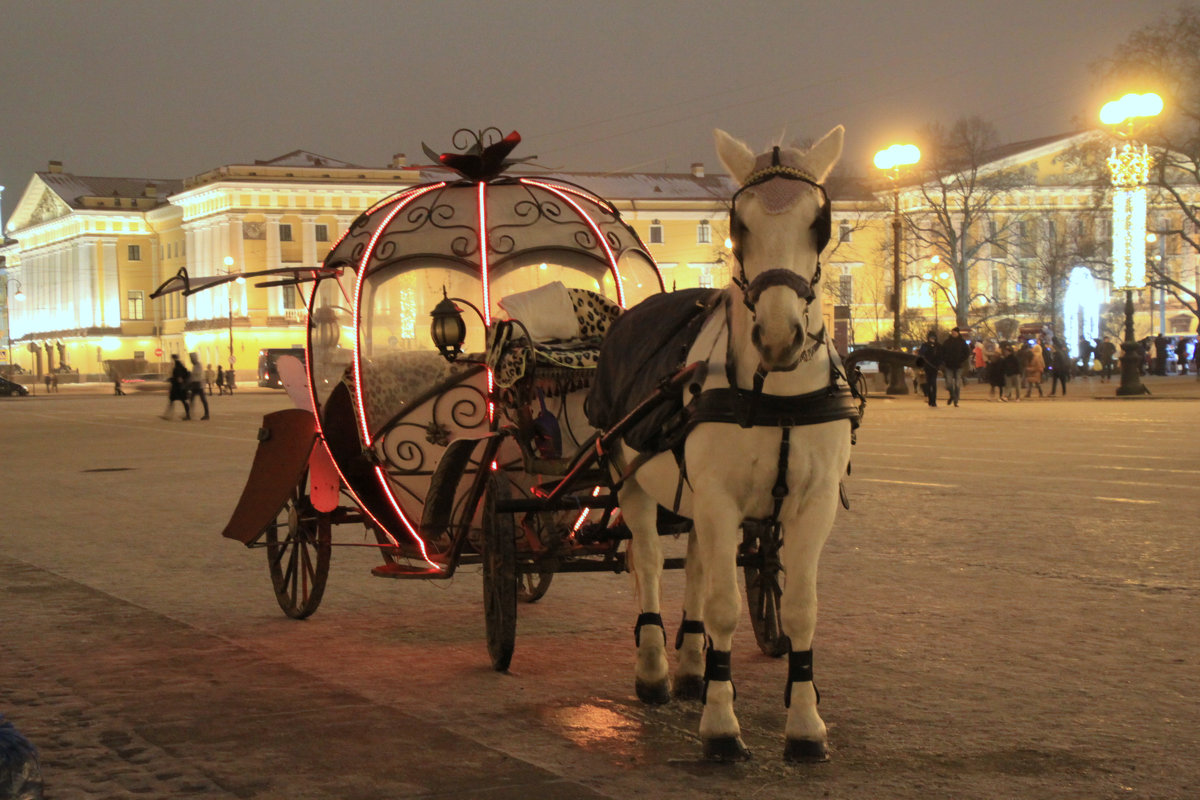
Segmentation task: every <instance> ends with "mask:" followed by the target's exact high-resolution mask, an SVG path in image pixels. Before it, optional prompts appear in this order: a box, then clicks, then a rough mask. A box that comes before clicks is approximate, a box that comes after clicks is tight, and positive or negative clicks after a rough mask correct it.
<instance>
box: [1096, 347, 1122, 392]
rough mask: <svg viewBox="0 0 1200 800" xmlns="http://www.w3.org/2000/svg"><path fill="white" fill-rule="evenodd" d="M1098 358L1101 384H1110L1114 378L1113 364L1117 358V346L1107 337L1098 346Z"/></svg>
mask: <svg viewBox="0 0 1200 800" xmlns="http://www.w3.org/2000/svg"><path fill="white" fill-rule="evenodd" d="M1096 358H1097V359H1099V360H1100V382H1101V383H1108V382H1109V381H1111V380H1112V376H1113V362H1114V361H1115V360H1116V358H1117V346H1116V345H1115V344H1113V343H1112V339H1109V338H1108V337H1107V336H1105V337H1104V341H1102V342H1100V343H1099V344H1097V345H1096Z"/></svg>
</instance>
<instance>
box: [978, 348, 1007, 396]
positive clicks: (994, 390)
mask: <svg viewBox="0 0 1200 800" xmlns="http://www.w3.org/2000/svg"><path fill="white" fill-rule="evenodd" d="M983 370H984V372H986V373H987V381H988V400H995V399H996V398H1000V399H1001V400H1003V399H1004V362H1003V361H1002V360H1001V353H1000V351H999V350H993V351H992V352H990V353H988V359H987V366H985V367H984V368H983Z"/></svg>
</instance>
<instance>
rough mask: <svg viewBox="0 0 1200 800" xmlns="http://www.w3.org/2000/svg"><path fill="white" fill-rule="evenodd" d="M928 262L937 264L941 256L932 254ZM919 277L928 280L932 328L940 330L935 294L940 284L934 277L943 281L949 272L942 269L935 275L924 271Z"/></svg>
mask: <svg viewBox="0 0 1200 800" xmlns="http://www.w3.org/2000/svg"><path fill="white" fill-rule="evenodd" d="M929 262H930V263H931V264H933V265H934V266H937V265H938V263H939V262H941V258H940V257H938V256H934V257H933V258H931V259H929ZM921 277H922V278H924V279H925V280H926V281H928V282H929V295H930V296H931V297H932V298H933V329H934V330H935V331H936V330H941V327H942V325H941V319H940V317H939V316H938V296H937V290H938V287H939V286H940V284H939V283H938V282H937V280H934V279H935V278H937V279H938V280H941V281H945V280H946V279H947V278H949V277H950V273H949V272H946V271H945V270H942V271H941V272H939V273H937V274H936V275H935V274H934V273H932V272H926V273H925V274H924V275H922V276H921Z"/></svg>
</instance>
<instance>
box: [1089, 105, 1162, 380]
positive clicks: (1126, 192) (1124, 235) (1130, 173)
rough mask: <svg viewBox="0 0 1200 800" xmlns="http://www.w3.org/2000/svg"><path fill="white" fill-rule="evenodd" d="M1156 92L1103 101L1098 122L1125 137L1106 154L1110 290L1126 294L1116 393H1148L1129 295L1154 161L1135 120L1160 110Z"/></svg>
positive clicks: (1137, 271)
mask: <svg viewBox="0 0 1200 800" xmlns="http://www.w3.org/2000/svg"><path fill="white" fill-rule="evenodd" d="M1162 108H1163V102H1162V98H1160V97H1159V96H1158V95H1156V94H1127V95H1125V96H1124V97H1122V98H1121V99H1120V100H1113V101H1112V102H1110V103H1107V104H1105V106H1104V108H1103V109H1101V110H1100V121H1101V122H1103V123H1104V124H1106V125H1112V126H1115V127H1114V132H1115V133H1116V135H1117V136H1119V137H1120V138H1121V139H1122V140H1123V141H1122V144H1121V145H1120V146H1119V147H1117V146H1115V145H1114V146H1113V149H1112V154H1111V155H1110V156H1109V157H1108V169H1109V171H1110V172H1111V173H1112V184H1113V200H1112V215H1113V216H1112V243H1113V262H1112V266H1113V288H1114V289H1117V290H1124V292H1125V341H1123V342H1122V343H1121V385H1120V386H1118V387H1117V395H1118V396H1125V395H1142V394H1149V393H1150V392H1149V390H1148V389H1147V388H1146V387H1145V386H1144V385H1143V384H1142V381H1141V378H1140V377H1138V367H1139V365H1140V364H1141V363H1142V354H1141V351H1140V348H1139V347H1138V343H1137V340H1136V339H1134V336H1133V293H1134V291H1135V290H1141V289H1142V288H1143V287H1145V285H1146V183H1147V182H1148V181H1149V180H1150V166H1151V165H1152V164H1153V163H1154V159H1153V157H1152V156H1151V155H1150V151H1149V148H1147V146H1146V145H1144V144H1143V145H1140V146H1139V145H1138V143H1137V142H1136V141H1134V140H1133V135H1134V125H1135V124H1136V122H1137V120H1139V119H1143V118H1146V117H1154V116H1157V115H1158V114H1159V113H1161V112H1162Z"/></svg>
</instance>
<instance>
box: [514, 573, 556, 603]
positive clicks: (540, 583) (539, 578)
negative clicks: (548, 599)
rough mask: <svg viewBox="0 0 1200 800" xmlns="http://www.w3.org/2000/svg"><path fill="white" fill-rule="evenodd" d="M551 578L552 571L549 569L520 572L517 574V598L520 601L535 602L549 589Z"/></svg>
mask: <svg viewBox="0 0 1200 800" xmlns="http://www.w3.org/2000/svg"><path fill="white" fill-rule="evenodd" d="M553 579H554V573H553V572H551V571H549V570H547V571H545V572H522V573H521V574H520V575H518V576H517V599H518V600H520V601H521V602H522V603H536V602H537V601H538V600H541V599H542V598H543V597H545V596H546V592H548V591H550V581H551V580H553Z"/></svg>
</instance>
